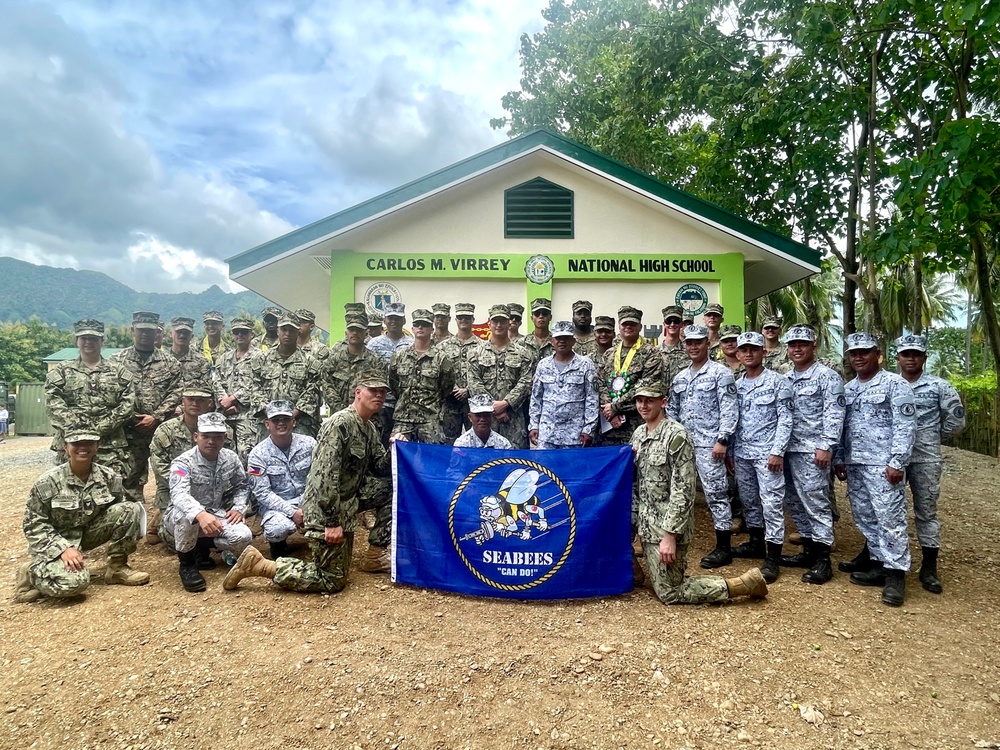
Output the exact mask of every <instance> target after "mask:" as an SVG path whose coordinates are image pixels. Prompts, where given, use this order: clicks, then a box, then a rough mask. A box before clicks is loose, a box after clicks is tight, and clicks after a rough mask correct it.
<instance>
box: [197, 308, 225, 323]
mask: <svg viewBox="0 0 1000 750" xmlns="http://www.w3.org/2000/svg"><path fill="white" fill-rule="evenodd" d="M201 322H202V323H225V322H226V318H225V316H223V314H222V313H220V312H219V311H218V310H209V311H208V312H204V313H202V314H201Z"/></svg>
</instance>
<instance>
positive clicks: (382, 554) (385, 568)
mask: <svg viewBox="0 0 1000 750" xmlns="http://www.w3.org/2000/svg"><path fill="white" fill-rule="evenodd" d="M391 569H392V562H391V561H390V560H389V549H388V548H387V547H374V546H372V545H370V544H369V545H368V549H366V550H365V554H364V555H363V556H362V558H361V570H363V571H364V572H365V573H388V572H389V571H390V570H391Z"/></svg>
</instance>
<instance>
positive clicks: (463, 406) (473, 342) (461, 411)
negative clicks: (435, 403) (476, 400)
mask: <svg viewBox="0 0 1000 750" xmlns="http://www.w3.org/2000/svg"><path fill="white" fill-rule="evenodd" d="M482 345H483V340H482V339H481V338H479V337H478V336H475V335H473V336H470V337H469V338H468V339H466V340H465V341H462V340H461V339H459V338H458V337H457V336H450V337H449V338H447V339H446V340H445V341H444V342H443V343H441V344H437V345H436V346H437V348H438V349H439V350H440V351H441V352H443V353H444V356H445V358H446V359H447V360H448V362H449V363H450V365H451V371H452V375H453V376H454V379H455V386H456V387H457V388H468V387H469V360H470V358H471V357H472V354H473V353H474V352H475V351H476V350H477V349H478V348H479V347H481V346H482ZM469 395H470V396H471V395H474V394H473V393H472V392H471V391H470V392H469ZM468 413H469V402H468V401H467V400H466V401H459V400H458V399H457V398H455V397H454V396H453V395H451V394H450V393H449V394H448V396H447V397H446V398H445V400H444V406H442V407H441V427H442V429H443V430H444V436H445V438H446V439H447V441H448V442H449V443H453V442H455V439H456V438H457V437H458V436H459V435H461V434H462V431H463V430H464V429H465V415H466V414H468Z"/></svg>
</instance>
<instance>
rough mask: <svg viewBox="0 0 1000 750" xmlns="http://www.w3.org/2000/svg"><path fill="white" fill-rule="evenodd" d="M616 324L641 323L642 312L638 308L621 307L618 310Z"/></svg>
mask: <svg viewBox="0 0 1000 750" xmlns="http://www.w3.org/2000/svg"><path fill="white" fill-rule="evenodd" d="M618 322H619V323H641V322H642V310H640V309H639V308H638V307H632V306H631V305H623V306H622V307H619V308H618Z"/></svg>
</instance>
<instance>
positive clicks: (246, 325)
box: [229, 318, 253, 331]
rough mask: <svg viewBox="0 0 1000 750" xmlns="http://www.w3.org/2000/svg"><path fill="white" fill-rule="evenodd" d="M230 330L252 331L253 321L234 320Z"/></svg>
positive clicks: (247, 319)
mask: <svg viewBox="0 0 1000 750" xmlns="http://www.w3.org/2000/svg"><path fill="white" fill-rule="evenodd" d="M229 328H230V329H231V330H233V331H238V330H244V331H252V330H253V321H252V320H250V318H233V320H232V322H231V323H230V324H229Z"/></svg>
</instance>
